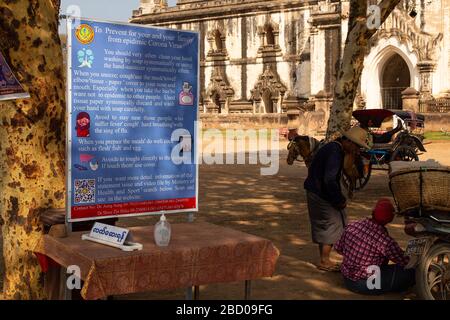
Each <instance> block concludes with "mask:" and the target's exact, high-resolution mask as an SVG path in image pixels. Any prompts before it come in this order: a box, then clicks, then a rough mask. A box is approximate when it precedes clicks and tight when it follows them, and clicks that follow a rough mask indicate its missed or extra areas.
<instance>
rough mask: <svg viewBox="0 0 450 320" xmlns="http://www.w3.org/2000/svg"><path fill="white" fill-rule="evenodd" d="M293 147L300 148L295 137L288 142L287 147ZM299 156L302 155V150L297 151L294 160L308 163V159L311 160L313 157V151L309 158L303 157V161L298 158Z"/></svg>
mask: <svg viewBox="0 0 450 320" xmlns="http://www.w3.org/2000/svg"><path fill="white" fill-rule="evenodd" d="M292 147H295V148H298V146H297V142H296V141H295V140H294V139H292V140H290V141H289V143H288V145H287V149H288V150H290V149H291V148H292ZM299 156H301V154H300V152H298V153H297V156H296V157H295V159H294V161H298V162H305V163H306V161H309V160H310V158H311V153H310V155H309V156H308V158H307V159H303V161H302V160H298V157H299Z"/></svg>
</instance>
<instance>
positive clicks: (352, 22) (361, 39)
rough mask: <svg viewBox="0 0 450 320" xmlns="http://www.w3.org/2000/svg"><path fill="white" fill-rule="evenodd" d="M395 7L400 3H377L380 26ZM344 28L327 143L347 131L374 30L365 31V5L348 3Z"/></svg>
mask: <svg viewBox="0 0 450 320" xmlns="http://www.w3.org/2000/svg"><path fill="white" fill-rule="evenodd" d="M399 3H400V0H383V1H381V3H380V4H379V7H380V12H381V15H380V22H381V23H380V26H381V24H383V22H384V21H386V19H387V17H388V16H389V14H390V13H391V12H392V11H393V10H394V9H395V7H396V6H397V5H398V4H399ZM348 26H349V28H348V33H347V39H346V41H345V48H344V54H343V58H342V61H341V64H340V67H339V71H338V78H337V81H336V86H335V88H334V99H333V105H332V107H331V112H330V118H329V120H328V129H327V139H332V138H333V137H335V136H336V135H337V134H338V133H339V132H343V131H346V130H347V129H348V128H349V127H350V121H351V118H352V112H353V101H354V100H355V96H356V92H357V89H358V84H359V81H360V78H361V73H362V70H363V67H364V56H365V55H366V53H367V50H368V42H369V40H370V38H371V37H372V36H373V35H374V34H375V32H376V31H377V30H378V29H377V28H372V29H371V28H369V27H368V24H367V1H365V0H351V1H350V16H349V22H348Z"/></svg>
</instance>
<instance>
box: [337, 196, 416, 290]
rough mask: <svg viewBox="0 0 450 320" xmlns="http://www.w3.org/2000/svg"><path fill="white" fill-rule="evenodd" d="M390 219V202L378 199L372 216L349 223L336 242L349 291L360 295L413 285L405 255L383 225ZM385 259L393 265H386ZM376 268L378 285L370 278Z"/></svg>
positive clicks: (405, 288)
mask: <svg viewBox="0 0 450 320" xmlns="http://www.w3.org/2000/svg"><path fill="white" fill-rule="evenodd" d="M393 219H394V207H393V205H392V203H391V201H390V200H389V199H380V200H378V202H377V204H376V206H375V209H374V210H373V212H372V217H371V218H366V219H363V220H360V221H357V222H353V223H351V224H349V225H348V226H347V227H346V228H345V230H344V233H343V234H342V236H341V238H340V239H339V241H338V242H337V243H336V245H335V249H336V251H337V252H338V253H340V254H341V255H342V256H343V257H344V260H343V263H342V266H341V272H342V275H343V276H344V283H345V286H346V287H347V289H349V290H350V291H353V292H357V293H363V294H381V293H386V292H401V291H405V290H407V289H408V288H409V287H411V286H413V285H414V284H415V271H414V269H405V268H404V267H405V266H406V265H407V263H408V261H409V258H408V257H407V256H405V254H404V251H403V250H402V249H401V248H400V247H399V245H398V244H397V242H395V240H394V239H392V238H391V237H390V236H389V233H388V231H387V229H386V228H385V225H386V224H388V223H390V222H391V221H392V220H393ZM389 261H392V262H394V263H395V264H388V262H389ZM377 267H379V279H378V280H379V282H378V285H376V284H377V282H376V281H372V280H374V278H373V277H372V276H373V274H374V270H376V269H377ZM369 278H371V279H370V280H369V281H368V279H369ZM374 283H375V285H373V284H374Z"/></svg>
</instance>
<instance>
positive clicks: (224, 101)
mask: <svg viewBox="0 0 450 320" xmlns="http://www.w3.org/2000/svg"><path fill="white" fill-rule="evenodd" d="M233 96H234V90H233V88H232V87H231V86H230V85H229V84H228V80H227V78H226V76H224V75H223V73H222V72H221V71H220V69H219V68H214V69H213V70H212V72H211V80H210V82H209V85H208V87H207V88H206V93H205V97H204V100H203V103H204V105H205V106H206V112H209V113H225V112H227V110H228V105H229V102H230V100H231V99H232V98H233Z"/></svg>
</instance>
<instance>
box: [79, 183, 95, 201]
mask: <svg viewBox="0 0 450 320" xmlns="http://www.w3.org/2000/svg"><path fill="white" fill-rule="evenodd" d="M74 192H75V203H94V202H95V179H75V190H74Z"/></svg>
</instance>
